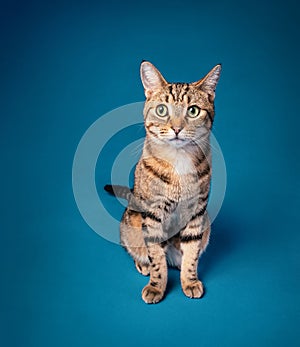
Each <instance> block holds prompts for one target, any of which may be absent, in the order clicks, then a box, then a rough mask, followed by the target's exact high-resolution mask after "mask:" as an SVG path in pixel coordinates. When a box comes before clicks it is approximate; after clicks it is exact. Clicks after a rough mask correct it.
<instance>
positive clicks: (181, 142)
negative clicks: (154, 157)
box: [168, 138, 188, 148]
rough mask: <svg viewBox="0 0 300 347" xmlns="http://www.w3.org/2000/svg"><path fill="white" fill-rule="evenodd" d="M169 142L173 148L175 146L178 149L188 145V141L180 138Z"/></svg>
mask: <svg viewBox="0 0 300 347" xmlns="http://www.w3.org/2000/svg"><path fill="white" fill-rule="evenodd" d="M168 142H169V144H170V145H171V146H174V147H176V148H180V147H184V146H185V145H186V144H187V143H188V141H187V140H185V139H178V138H174V139H171V140H168Z"/></svg>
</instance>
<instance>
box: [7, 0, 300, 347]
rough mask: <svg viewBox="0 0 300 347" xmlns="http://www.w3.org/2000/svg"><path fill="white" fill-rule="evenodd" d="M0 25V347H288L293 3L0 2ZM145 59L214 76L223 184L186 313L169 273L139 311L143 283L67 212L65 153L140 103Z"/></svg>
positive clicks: (123, 258)
mask: <svg viewBox="0 0 300 347" xmlns="http://www.w3.org/2000/svg"><path fill="white" fill-rule="evenodd" d="M0 17H1V18H0V28H1V32H0V35H1V37H0V39H1V41H0V43H1V55H0V62H1V65H0V69H1V70H0V80H1V94H0V95H1V96H0V110H1V111H0V112H1V137H0V144H1V146H0V148H1V201H0V203H1V206H0V207H1V221H0V223H1V224H0V225H1V230H0V237H1V239H0V247H1V250H0V267H1V269H0V270H1V272H0V273H1V287H0V314H1V316H0V319H1V322H0V345H1V346H31V347H35V346H44V347H46V346H86V347H88V346H117V345H124V346H132V347H134V346H141V345H142V346H169V345H172V346H174V347H177V346H182V345H185V346H188V345H189V344H190V343H192V344H193V345H194V344H196V345H199V346H267V345H272V346H282V345H289V346H297V345H299V343H300V339H299V313H300V310H299V289H300V286H299V195H300V191H299V178H298V177H299V142H298V139H299V135H298V133H299V125H300V121H299V107H298V91H299V89H298V84H299V61H300V57H299V19H300V18H299V9H298V6H297V4H296V1H295V2H292V1H289V0H287V1H284V2H283V1H282V2H276V1H269V2H267V1H261V2H257V3H256V2H255V1H251V2H245V3H242V2H237V1H233V0H232V1H219V0H215V1H203V2H197V3H196V2H194V3H193V2H190V3H189V2H186V1H182V0H181V1H178V0H174V1H172V2H170V3H167V2H162V3H160V2H158V1H157V2H156V1H153V2H136V3H125V2H124V3H118V2H116V1H109V2H107V3H105V5H104V4H101V2H90V1H82V2H76V1H75V2H74V1H73V2H70V3H68V2H67V1H51V2H50V1H36V2H30V1H24V2H21V1H20V2H18V1H2V2H1V8H0ZM142 59H147V60H150V61H152V62H153V63H154V64H155V65H157V66H158V67H159V69H160V70H161V71H162V72H163V74H164V75H165V77H166V78H167V79H169V80H170V81H193V80H196V79H199V78H201V77H202V76H203V75H204V74H205V73H206V72H207V71H208V70H209V69H210V68H211V67H213V66H214V65H215V64H217V63H219V62H221V63H222V64H223V72H222V77H221V81H220V84H219V86H218V89H217V99H216V109H217V115H216V121H215V127H214V134H215V136H216V137H217V139H218V141H219V143H220V145H221V147H222V150H223V154H224V157H225V160H226V165H227V171H228V185H227V192H226V198H225V201H224V204H223V207H222V210H221V212H220V214H219V216H218V217H217V219H216V221H215V222H214V225H213V235H212V239H211V243H210V246H209V248H208V250H207V252H206V253H205V255H204V256H203V258H202V259H201V262H200V266H199V273H200V277H201V279H202V280H203V281H204V283H205V286H206V288H207V292H206V295H205V297H204V298H203V299H202V300H198V301H197V300H189V299H187V298H186V297H185V296H184V295H183V294H182V292H181V288H180V284H179V272H177V271H175V270H170V272H169V275H170V279H169V285H168V294H167V297H166V298H165V300H164V301H162V302H161V303H160V304H157V305H152V306H148V305H146V304H144V303H143V302H142V300H141V298H140V292H141V289H142V288H143V286H144V285H145V284H146V282H147V279H146V278H144V277H142V276H140V275H139V274H138V273H137V272H136V271H135V269H134V267H133V264H132V261H131V259H130V258H129V257H128V256H127V254H126V253H125V252H124V251H123V250H122V249H121V248H120V247H119V246H117V245H115V244H113V243H109V242H107V241H106V240H104V239H102V238H101V237H99V236H98V235H97V234H96V233H95V232H94V231H93V230H91V229H90V228H89V227H88V225H87V224H86V223H85V222H84V220H83V219H82V217H81V215H80V213H79V211H78V209H77V206H76V204H75V201H74V197H73V192H72V183H71V171H72V161H73V157H74V153H75V150H76V147H77V144H78V142H79V141H80V138H81V136H82V135H83V133H84V132H85V130H86V129H87V128H88V127H89V126H90V125H91V124H92V123H93V122H94V121H95V120H96V119H97V118H98V117H99V116H100V115H102V114H104V113H106V112H108V111H110V110H112V109H114V108H116V107H118V106H121V105H125V104H128V103H131V102H135V101H141V100H143V98H144V95H143V90H142V86H141V83H140V81H139V64H140V61H141V60H142ZM123 140H124V143H127V142H128V138H127V137H126V138H125V137H124V138H123ZM104 159H105V158H104ZM104 159H103V160H104ZM106 179H107V177H106V176H105V175H103V176H101V175H100V174H99V184H100V185H101V184H102V183H104V182H105V180H106ZM107 203H108V204H110V206H115V208H116V212H115V213H116V214H117V215H118V216H119V218H120V214H119V212H118V210H117V209H118V208H119V207H118V204H117V203H115V202H114V200H113V199H112V198H107ZM114 203H115V205H113V204H114Z"/></svg>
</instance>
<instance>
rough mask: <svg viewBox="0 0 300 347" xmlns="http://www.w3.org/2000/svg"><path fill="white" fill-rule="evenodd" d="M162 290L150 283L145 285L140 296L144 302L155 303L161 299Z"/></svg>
mask: <svg viewBox="0 0 300 347" xmlns="http://www.w3.org/2000/svg"><path fill="white" fill-rule="evenodd" d="M163 296H164V292H163V291H162V290H161V289H158V288H155V287H153V286H152V285H151V284H148V285H146V287H145V288H144V289H143V291H142V298H143V300H144V301H145V303H146V304H156V303H157V302H159V301H161V299H162V298H163Z"/></svg>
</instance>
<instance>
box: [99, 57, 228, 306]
mask: <svg viewBox="0 0 300 347" xmlns="http://www.w3.org/2000/svg"><path fill="white" fill-rule="evenodd" d="M220 72H221V64H218V65H216V66H215V67H214V68H213V69H212V70H211V71H210V72H209V73H208V74H207V75H206V76H205V77H204V78H202V79H201V80H199V81H197V82H193V83H169V82H167V81H166V80H165V79H164V77H163V76H162V74H161V73H160V72H159V70H158V69H157V68H156V67H155V66H154V65H153V64H151V63H150V62H148V61H143V62H142V63H141V67H140V74H141V80H142V84H143V87H144V91H145V96H146V101H145V105H144V125H145V130H146V138H145V141H144V147H143V152H142V155H141V158H140V160H139V162H138V164H137V166H136V169H135V175H134V188H133V189H132V190H130V189H129V188H127V187H122V186H111V185H107V186H106V187H105V189H106V190H107V191H108V192H110V193H112V194H114V195H116V196H120V197H122V198H125V199H127V200H128V206H127V208H126V210H125V212H124V214H123V217H122V220H121V224H120V240H121V245H122V246H123V247H124V248H125V249H126V250H127V252H128V253H129V254H130V255H131V256H132V258H133V259H134V262H135V266H136V269H137V270H138V271H139V272H140V273H141V274H143V275H145V276H146V275H150V280H149V283H148V284H147V285H146V286H145V287H144V289H143V291H142V299H143V300H144V301H145V302H146V303H148V304H151V303H157V302H159V301H161V300H162V299H163V297H164V295H165V290H166V286H167V277H168V272H167V264H169V265H170V266H173V267H177V268H178V269H180V281H181V287H182V290H183V292H184V294H185V295H186V296H187V297H190V298H200V297H201V296H202V295H203V293H204V288H203V284H202V282H201V281H200V280H199V279H198V274H197V266H198V259H199V257H200V255H201V254H202V252H203V251H204V250H205V249H206V247H207V244H208V242H209V236H210V221H209V217H208V214H207V211H206V207H207V201H208V197H209V191H210V181H211V153H210V145H209V136H210V131H211V128H212V125H213V120H214V114H215V112H214V99H215V89H216V86H217V83H218V80H219V77H220Z"/></svg>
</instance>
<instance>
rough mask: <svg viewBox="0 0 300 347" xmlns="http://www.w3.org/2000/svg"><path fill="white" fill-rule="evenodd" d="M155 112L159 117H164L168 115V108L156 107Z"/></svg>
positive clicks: (162, 105) (164, 106) (163, 106)
mask: <svg viewBox="0 0 300 347" xmlns="http://www.w3.org/2000/svg"><path fill="white" fill-rule="evenodd" d="M155 111H156V114H157V115H158V116H159V117H166V116H167V115H168V108H167V106H166V105H164V104H160V105H158V106H157V107H156V110H155Z"/></svg>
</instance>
